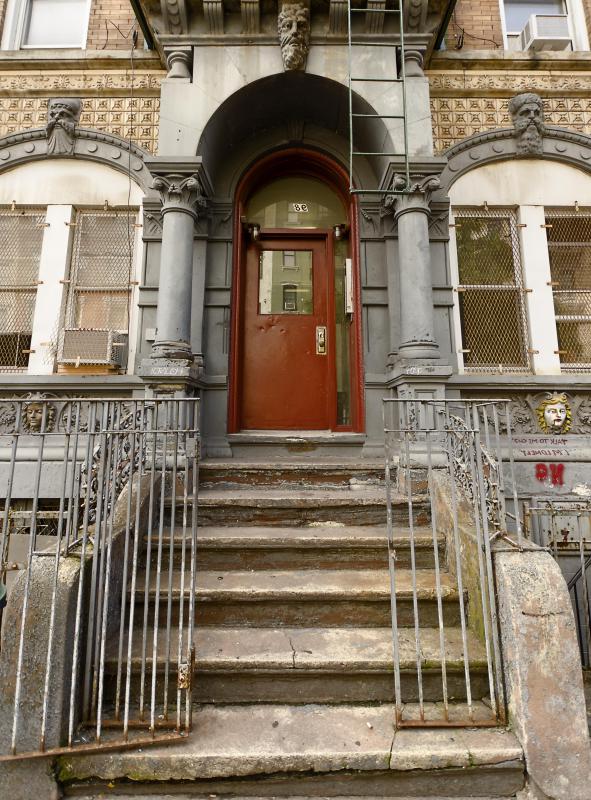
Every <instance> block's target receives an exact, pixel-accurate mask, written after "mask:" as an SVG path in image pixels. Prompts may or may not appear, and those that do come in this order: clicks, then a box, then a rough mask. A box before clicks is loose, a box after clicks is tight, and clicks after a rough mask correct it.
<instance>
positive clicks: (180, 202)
mask: <svg viewBox="0 0 591 800" xmlns="http://www.w3.org/2000/svg"><path fill="white" fill-rule="evenodd" d="M152 188H153V189H156V191H157V192H158V193H159V194H160V199H161V200H162V215H164V214H167V213H169V212H170V211H180V212H183V213H185V214H190V215H191V216H192V217H193V218H194V219H195V220H197V219H198V218H199V212H200V210H201V209H204V208H205V206H206V200H205V197H204V196H203V190H202V187H201V184H200V182H199V179H198V177H197V174H193V175H188V176H185V175H182V174H178V173H172V174H170V175H157V176H156V177H155V178H154V181H153V183H152Z"/></svg>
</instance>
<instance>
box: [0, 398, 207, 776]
mask: <svg viewBox="0 0 591 800" xmlns="http://www.w3.org/2000/svg"><path fill="white" fill-rule="evenodd" d="M198 453H199V426H198V401H197V400H196V399H175V400H168V399H167V400H143V399H142V400H131V399H117V400H113V399H92V400H87V399H76V400H62V401H58V400H57V399H51V400H49V399H43V398H39V399H36V398H35V399H28V400H3V401H0V456H1V457H3V460H0V482H1V484H2V486H1V490H2V496H3V497H4V498H5V499H4V507H3V510H2V538H1V540H0V556H1V563H0V579H1V580H2V581H3V582H5V580H6V574H7V572H8V571H9V570H10V568H11V567H14V566H16V567H21V568H22V569H21V570H20V575H19V576H18V578H17V579H16V580H14V581H12V584H11V586H10V588H9V592H8V605H7V607H6V608H5V609H4V614H3V620H2V623H3V625H2V650H1V651H0V677H1V681H0V684H1V686H2V694H1V696H0V710H1V712H2V717H3V723H0V761H2V760H6V759H11V758H23V757H32V756H39V755H52V754H56V753H60V752H70V751H73V750H75V751H78V750H88V749H92V748H113V747H122V746H126V745H127V746H130V745H134V746H137V745H139V744H140V743H141V744H149V743H151V742H157V741H162V740H163V739H170V738H178V737H180V736H183V735H186V734H187V732H188V731H189V730H190V728H191V717H192V694H191V685H192V673H193V667H192V664H193V660H194V655H193V653H194V650H193V624H194V611H195V609H194V595H195V591H194V590H195V565H196V535H197V501H196V498H197V488H198ZM23 496H28V497H29V500H28V505H29V508H28V513H29V515H30V516H29V519H28V520H27V521H26V523H27V524H26V527H27V528H28V532H29V535H28V551H27V555H26V558H25V560H24V563H22V564H18V563H17V564H13V561H12V559H11V539H13V537H14V534H13V526H12V525H11V519H12V516H13V514H12V507H13V505H17V506H18V507H19V509H20V511H19V514H20V515H21V518H22V514H23V512H22V505H23V503H22V497H23ZM45 496H50V497H53V498H56V497H57V506H58V510H57V515H56V517H55V519H54V520H53V522H54V526H55V528H54V533H53V536H52V537H50V538H51V541H49V544H48V537H41V535H40V532H41V527H40V522H39V520H40V515H39V513H38V512H39V505H40V502H41V500H42V498H43V497H45ZM54 502H55V500H54ZM41 538H43V546H41V544H40V541H39V540H40V539H41ZM3 726H4V727H3Z"/></svg>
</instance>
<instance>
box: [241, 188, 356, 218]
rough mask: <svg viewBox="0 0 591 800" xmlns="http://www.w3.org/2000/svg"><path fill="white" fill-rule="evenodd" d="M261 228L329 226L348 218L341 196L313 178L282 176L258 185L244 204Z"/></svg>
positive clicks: (247, 211) (248, 214)
mask: <svg viewBox="0 0 591 800" xmlns="http://www.w3.org/2000/svg"><path fill="white" fill-rule="evenodd" d="M246 218H247V220H248V222H249V223H251V224H252V223H258V224H259V225H260V226H261V228H332V226H333V225H341V224H343V223H344V222H346V221H347V213H346V211H345V207H344V206H343V203H342V201H341V199H340V197H339V196H338V195H337V194H336V193H335V192H333V190H332V189H331V188H330V187H329V186H326V184H324V183H322V182H321V181H317V180H314V178H281V179H280V180H277V181H274V182H273V183H270V184H268V185H267V186H265V187H263V188H262V189H260V190H259V191H258V192H256V194H254V195H253V196H252V197H251V198H250V200H249V201H248V204H247V206H246Z"/></svg>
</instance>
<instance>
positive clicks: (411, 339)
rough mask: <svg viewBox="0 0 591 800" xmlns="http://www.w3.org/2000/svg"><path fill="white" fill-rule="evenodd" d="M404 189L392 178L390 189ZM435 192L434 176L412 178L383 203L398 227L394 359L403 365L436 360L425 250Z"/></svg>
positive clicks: (401, 181)
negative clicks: (397, 322) (397, 321)
mask: <svg viewBox="0 0 591 800" xmlns="http://www.w3.org/2000/svg"><path fill="white" fill-rule="evenodd" d="M405 185H406V178H405V176H403V175H395V176H394V180H393V184H392V188H393V189H398V190H400V189H404V188H405ZM438 188H439V178H437V177H436V176H433V175H430V176H427V177H424V176H412V177H411V180H410V185H409V186H408V189H407V190H406V191H404V192H403V193H400V194H392V195H387V196H386V198H385V200H384V211H385V212H386V213H388V212H392V213H393V214H394V219H395V221H396V223H397V226H398V265H399V275H400V344H399V346H398V359H399V360H402V361H403V362H405V363H409V362H417V361H418V362H420V363H431V362H433V361H436V360H438V359H439V357H440V356H439V346H438V344H437V341H436V338H435V321H434V315H433V292H432V288H431V256H430V246H429V203H430V199H431V193H432V192H433V191H435V190H436V189H438ZM393 338H394V337H391V339H392V340H393Z"/></svg>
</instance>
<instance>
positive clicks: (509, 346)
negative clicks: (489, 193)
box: [454, 208, 530, 372]
mask: <svg viewBox="0 0 591 800" xmlns="http://www.w3.org/2000/svg"><path fill="white" fill-rule="evenodd" d="M454 214H455V218H456V243H457V254H458V272H459V284H460V285H459V286H458V289H457V291H458V296H459V305H460V321H461V329H462V350H461V352H462V353H463V354H464V366H465V369H466V371H467V372H529V371H530V350H529V341H528V334H527V317H526V311H525V302H524V292H525V289H524V287H523V279H522V273H521V258H520V249H519V236H518V232H517V218H516V214H515V211H513V210H512V209H482V208H470V209H468V208H463V209H455V211H454Z"/></svg>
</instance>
